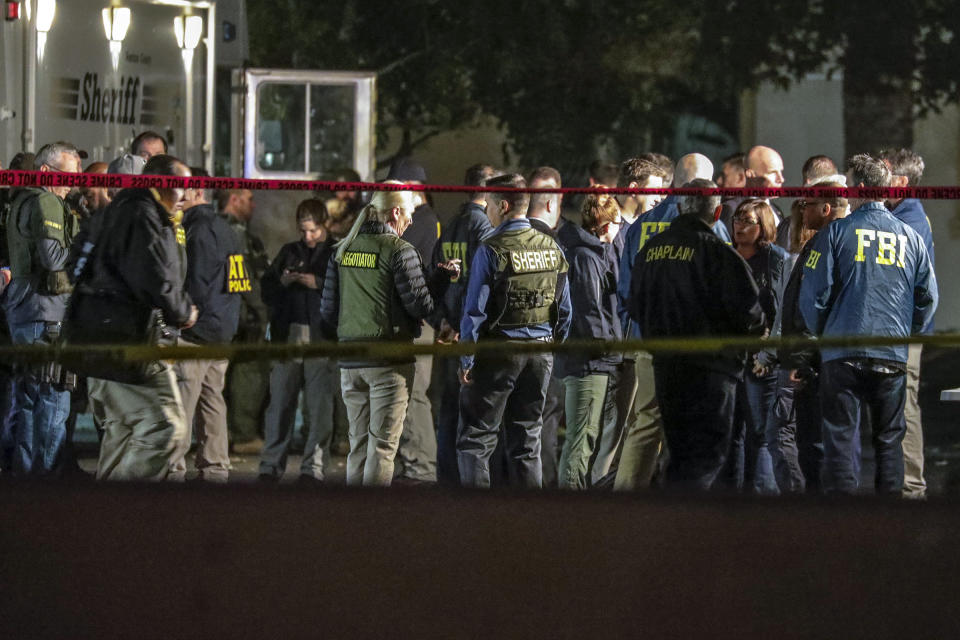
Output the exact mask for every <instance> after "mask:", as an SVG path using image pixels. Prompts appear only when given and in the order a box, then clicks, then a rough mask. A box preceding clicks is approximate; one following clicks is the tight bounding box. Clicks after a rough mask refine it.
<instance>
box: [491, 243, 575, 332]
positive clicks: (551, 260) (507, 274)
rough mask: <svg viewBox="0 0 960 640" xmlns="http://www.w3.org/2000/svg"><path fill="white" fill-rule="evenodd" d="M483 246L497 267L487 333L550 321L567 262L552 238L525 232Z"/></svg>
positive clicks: (552, 317)
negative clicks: (487, 249)
mask: <svg viewBox="0 0 960 640" xmlns="http://www.w3.org/2000/svg"><path fill="white" fill-rule="evenodd" d="M484 244H486V245H487V246H488V247H489V248H490V249H492V250H493V254H494V256H495V257H496V267H497V271H496V273H495V274H494V278H493V291H492V295H491V300H490V303H491V308H490V310H489V311H490V312H489V313H488V317H489V318H490V324H489V326H488V327H487V331H494V330H496V329H511V328H519V327H529V326H534V325H538V324H544V323H547V322H552V321H554V320H555V317H554V313H553V307H554V301H555V299H556V295H557V276H558V274H561V273H566V272H567V261H566V259H564V257H563V251H561V249H560V247H559V246H557V243H556V242H555V241H554V240H553V238H551V237H550V236H548V235H547V234H545V233H541V232H539V231H537V230H535V229H532V228H527V229H518V230H516V231H506V232H504V233H500V234H497V235H495V236H493V237H491V238H489V239H487V240H486V241H485V242H484Z"/></svg>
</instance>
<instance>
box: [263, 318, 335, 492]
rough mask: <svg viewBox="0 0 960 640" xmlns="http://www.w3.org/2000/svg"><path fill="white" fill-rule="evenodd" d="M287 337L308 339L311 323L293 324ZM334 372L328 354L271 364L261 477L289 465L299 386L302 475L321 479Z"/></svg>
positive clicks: (327, 459)
mask: <svg viewBox="0 0 960 640" xmlns="http://www.w3.org/2000/svg"><path fill="white" fill-rule="evenodd" d="M289 341H290V342H291V343H294V344H304V343H306V342H309V341H310V329H309V327H307V326H306V325H297V324H294V325H291V327H290V340H289ZM336 375H337V369H336V366H335V365H334V364H333V363H332V362H331V361H330V360H329V359H327V358H306V359H293V360H284V361H281V362H277V363H275V364H274V365H273V370H272V371H271V372H270V404H269V406H268V407H267V417H266V421H265V424H264V445H263V452H262V453H261V454H260V474H261V475H270V476H274V477H277V478H279V477H281V476H282V475H283V472H284V470H285V469H286V468H287V452H288V450H289V449H290V441H291V440H292V439H293V431H294V423H295V422H296V415H297V397H298V396H299V395H300V390H301V389H302V390H303V397H304V412H303V419H304V422H306V424H307V441H306V444H304V447H303V459H302V461H301V462H300V474H301V475H305V476H311V477H313V478H316V479H317V480H323V469H324V467H325V466H327V465H328V464H329V462H330V443H331V441H332V440H333V419H334V416H333V408H334V403H335V402H336V393H337V378H336Z"/></svg>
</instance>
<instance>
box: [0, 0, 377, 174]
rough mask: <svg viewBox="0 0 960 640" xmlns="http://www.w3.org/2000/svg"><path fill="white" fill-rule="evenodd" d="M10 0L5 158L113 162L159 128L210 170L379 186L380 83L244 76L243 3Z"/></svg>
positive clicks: (1, 116)
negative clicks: (50, 153) (352, 173)
mask: <svg viewBox="0 0 960 640" xmlns="http://www.w3.org/2000/svg"><path fill="white" fill-rule="evenodd" d="M0 1H2V2H3V3H4V11H5V20H4V22H3V23H2V25H0V54H2V65H3V66H2V70H3V79H2V81H0V162H3V163H6V162H9V160H10V158H11V157H12V156H13V155H15V154H16V153H17V152H18V151H21V150H28V151H35V150H36V149H37V148H38V147H40V146H41V145H43V144H44V143H47V142H52V141H56V140H67V141H70V142H73V143H74V144H76V145H77V146H78V147H79V148H81V149H83V150H84V151H86V152H87V154H88V155H89V160H90V161H92V160H104V161H109V160H111V159H113V158H114V157H116V156H117V155H119V154H121V153H122V152H123V151H124V150H125V149H126V148H128V146H129V144H130V142H131V140H132V139H133V138H134V136H136V135H137V134H138V133H140V132H141V131H144V130H147V129H149V130H153V131H156V132H157V133H160V134H161V135H162V136H164V137H165V138H166V139H167V141H168V144H169V147H170V153H172V154H173V155H176V156H178V157H179V158H181V159H183V160H185V161H186V162H187V163H188V164H191V165H193V166H203V167H205V168H206V169H207V170H208V171H210V172H211V173H214V174H217V173H219V174H224V173H231V174H232V175H235V176H239V175H243V176H245V177H258V178H271V177H276V178H312V177H317V176H320V175H323V174H324V173H326V172H328V171H330V170H333V169H338V168H343V167H351V168H353V169H355V170H356V171H357V172H358V173H359V174H360V175H361V176H362V177H363V178H372V177H373V170H374V162H375V160H374V147H375V137H374V122H375V109H374V104H375V98H376V80H375V76H374V75H373V74H365V73H344V72H321V71H303V70H297V71H278V70H269V69H244V66H245V65H246V59H247V46H246V42H247V32H246V11H245V4H244V2H243V0H22V1H20V2H13V1H12V0H0ZM231 72H232V76H233V78H234V79H235V82H233V83H231V81H230V78H231ZM218 79H220V82H218ZM237 91H239V92H241V93H239V94H237V93H236V92H237ZM225 93H226V94H228V95H223V94H225ZM227 123H229V125H228V124H227ZM228 127H229V128H228ZM217 169H219V171H217Z"/></svg>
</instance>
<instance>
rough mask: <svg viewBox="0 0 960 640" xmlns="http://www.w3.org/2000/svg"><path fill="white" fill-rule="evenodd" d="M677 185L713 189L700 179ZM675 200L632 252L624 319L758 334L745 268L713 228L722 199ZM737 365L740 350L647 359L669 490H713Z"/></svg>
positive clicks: (677, 329)
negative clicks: (665, 222) (672, 216)
mask: <svg viewBox="0 0 960 640" xmlns="http://www.w3.org/2000/svg"><path fill="white" fill-rule="evenodd" d="M684 186H686V187H690V188H694V189H709V188H714V187H716V185H715V184H714V183H713V182H712V181H710V180H702V179H698V180H694V181H692V182H690V183H688V184H687V185H684ZM679 204H680V214H681V215H680V216H679V217H678V218H677V219H676V220H675V221H674V222H673V223H672V224H671V225H670V227H669V228H668V229H667V230H665V231H663V232H661V233H659V234H657V235H656V236H655V237H653V238H652V239H651V240H649V241H648V242H647V243H646V244H644V246H643V248H642V249H641V251H640V254H639V255H638V256H637V260H636V264H635V265H634V268H633V278H632V283H631V292H630V296H629V298H628V301H627V305H628V310H629V312H630V317H631V318H632V319H633V320H634V322H637V323H638V324H639V326H640V332H641V334H642V335H643V337H644V338H673V337H676V338H679V337H684V338H686V337H696V336H729V335H745V334H756V335H759V334H760V333H762V331H763V311H762V310H761V308H760V302H759V298H758V291H757V285H756V284H755V283H754V281H753V277H752V276H751V275H750V268H749V267H748V266H747V263H746V262H745V261H744V260H743V258H741V257H740V256H739V255H738V254H737V253H736V252H735V251H734V250H733V249H731V248H730V247H729V246H727V245H726V244H725V243H724V242H723V241H722V240H721V239H720V238H718V237H717V236H716V234H715V233H714V232H713V225H714V221H715V220H716V216H717V214H718V212H719V209H720V197H719V196H709V197H708V196H684V197H681V198H680V203H679ZM743 366H744V354H742V353H710V354H689V355H687V354H682V355H681V354H674V353H662V352H659V353H655V354H654V357H653V370H654V378H655V380H656V393H657V400H658V402H659V404H660V410H661V412H662V415H663V430H664V435H665V437H666V440H667V446H668V447H669V450H670V464H669V466H668V467H667V483H668V484H669V485H672V486H675V487H678V488H687V489H700V490H708V489H710V488H712V487H713V484H714V481H715V480H716V478H717V474H718V473H719V472H720V470H721V468H722V467H723V463H724V460H725V457H726V452H727V450H728V447H729V444H730V437H731V433H732V430H733V420H734V401H735V396H736V390H737V381H738V380H739V379H740V378H741V377H742V376H743Z"/></svg>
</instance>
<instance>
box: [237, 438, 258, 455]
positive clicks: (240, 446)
mask: <svg viewBox="0 0 960 640" xmlns="http://www.w3.org/2000/svg"><path fill="white" fill-rule="evenodd" d="M262 450H263V439H262V438H256V439H254V440H251V441H250V442H238V443H236V444H234V445H233V452H234V453H235V454H237V455H238V456H258V455H260V452H261V451H262Z"/></svg>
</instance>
